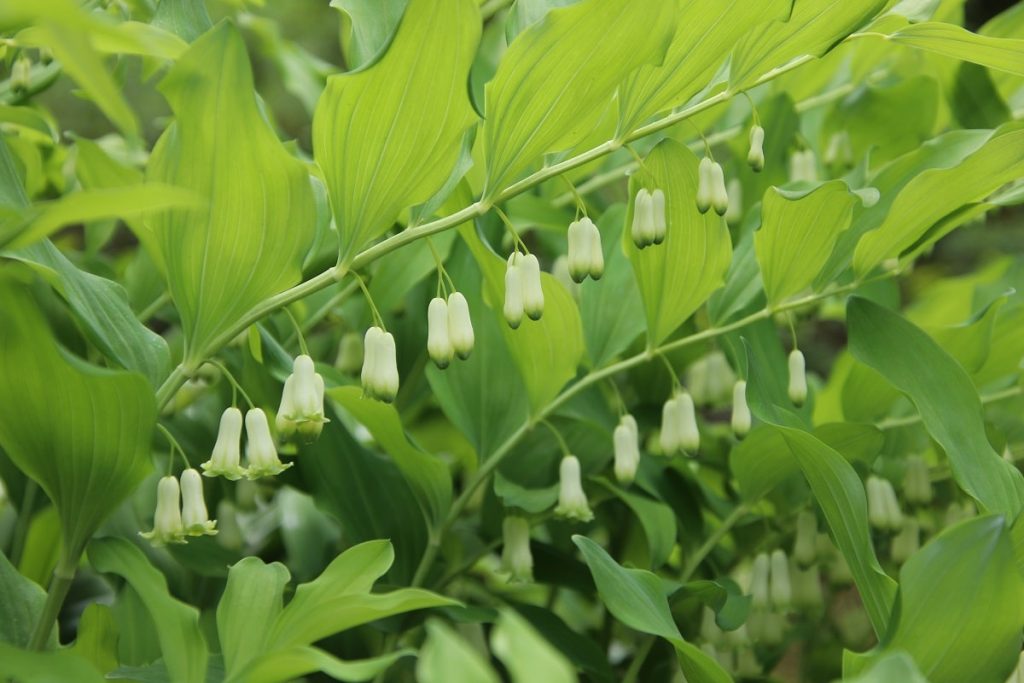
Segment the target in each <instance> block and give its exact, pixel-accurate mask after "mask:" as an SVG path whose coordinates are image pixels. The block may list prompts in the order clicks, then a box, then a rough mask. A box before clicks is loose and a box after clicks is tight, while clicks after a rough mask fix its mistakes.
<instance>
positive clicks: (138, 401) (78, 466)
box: [0, 276, 156, 570]
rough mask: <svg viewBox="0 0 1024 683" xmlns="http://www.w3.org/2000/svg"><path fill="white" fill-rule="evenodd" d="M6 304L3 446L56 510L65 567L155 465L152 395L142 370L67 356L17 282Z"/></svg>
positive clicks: (1, 320) (0, 288)
mask: <svg viewBox="0 0 1024 683" xmlns="http://www.w3.org/2000/svg"><path fill="white" fill-rule="evenodd" d="M0 301H3V302H4V305H3V306H2V307H0V348H2V349H3V353H0V446H2V447H3V449H4V450H5V451H6V452H7V454H8V455H9V456H10V458H11V460H13V461H14V463H15V464H16V465H17V466H18V468H19V469H21V470H22V471H23V472H24V473H25V474H27V475H28V476H29V477H31V478H32V479H34V480H35V481H36V482H37V483H38V484H39V485H40V486H41V487H42V489H43V490H44V491H46V494H47V496H49V498H50V500H51V501H53V503H54V505H55V506H56V508H57V511H58V513H59V515H60V519H61V528H62V530H63V532H64V547H63V554H62V566H63V567H64V568H65V570H67V569H68V568H69V567H73V566H74V565H75V564H76V563H77V559H78V557H79V556H80V555H81V552H82V550H83V549H84V548H85V544H86V542H87V541H88V540H89V538H90V537H91V536H92V534H93V532H95V531H96V529H97V528H98V527H99V525H100V523H101V522H103V520H104V519H106V518H107V517H108V516H109V515H110V513H111V512H113V511H114V510H115V509H116V508H117V506H118V505H120V504H121V502H122V501H124V499H125V498H127V497H128V496H129V495H130V494H131V493H132V492H133V491H135V489H136V487H137V486H138V485H139V483H141V482H142V480H143V478H144V477H145V476H146V474H147V473H148V472H149V471H150V468H151V467H152V466H151V464H150V460H149V443H150V439H151V438H152V431H153V425H154V423H155V421H156V405H155V402H154V398H153V390H152V388H151V387H150V385H149V383H148V382H147V381H146V380H145V378H143V377H142V376H141V375H139V374H136V373H131V372H120V371H112V370H107V369H103V368H98V367H95V366H92V365H88V364H86V363H85V362H83V361H81V360H79V359H77V358H74V357H71V356H69V355H67V354H66V353H64V352H62V350H61V349H60V348H59V347H58V346H57V344H56V342H55V340H54V339H53V336H52V334H51V332H50V330H49V329H48V327H47V325H46V322H45V321H44V320H43V317H42V314H41V312H40V311H39V309H38V307H37V306H36V304H35V302H34V301H33V299H32V298H31V296H30V295H29V293H28V290H27V289H26V288H24V287H22V286H19V285H16V284H14V283H13V282H11V279H10V276H7V277H6V278H4V279H2V280H0Z"/></svg>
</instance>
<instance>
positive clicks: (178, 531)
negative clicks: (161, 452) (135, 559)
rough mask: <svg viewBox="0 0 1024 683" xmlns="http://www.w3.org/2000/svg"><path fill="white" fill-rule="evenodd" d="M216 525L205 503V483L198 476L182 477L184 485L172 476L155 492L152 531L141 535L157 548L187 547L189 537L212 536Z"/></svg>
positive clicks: (184, 474)
mask: <svg viewBox="0 0 1024 683" xmlns="http://www.w3.org/2000/svg"><path fill="white" fill-rule="evenodd" d="M216 533H217V522H216V521H215V520H211V519H210V516H209V513H208V512H207V510H206V501H205V500H204V499H203V479H202V477H200V476H199V472H197V471H196V470H194V469H191V468H189V469H187V470H185V471H184V472H182V473H181V484H180V486H179V483H178V480H177V479H176V478H175V477H172V476H166V477H163V478H161V479H160V482H159V483H158V484H157V488H156V512H155V513H154V515H153V529H152V531H146V532H142V531H140V532H139V535H140V536H142V537H143V538H145V539H146V540H148V541H149V542H150V543H152V544H153V545H154V546H157V547H159V546H163V545H167V544H169V543H185V542H186V537H187V536H212V535H214V534H216Z"/></svg>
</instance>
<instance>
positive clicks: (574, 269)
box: [569, 218, 593, 282]
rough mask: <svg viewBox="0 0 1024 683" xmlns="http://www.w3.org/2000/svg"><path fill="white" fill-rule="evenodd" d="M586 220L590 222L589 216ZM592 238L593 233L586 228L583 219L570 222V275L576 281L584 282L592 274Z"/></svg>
mask: <svg viewBox="0 0 1024 683" xmlns="http://www.w3.org/2000/svg"><path fill="white" fill-rule="evenodd" d="M584 220H586V221H587V222H590V219H589V218H584ZM591 225H593V224H592V223H591ZM592 238H593V233H591V232H590V230H587V229H586V227H585V226H584V225H583V222H582V221H573V222H572V223H570V224H569V275H570V276H571V277H572V279H573V281H574V282H583V281H584V280H586V279H587V276H588V275H590V253H591V246H590V241H591V239H592Z"/></svg>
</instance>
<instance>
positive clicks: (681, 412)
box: [676, 391, 700, 454]
mask: <svg viewBox="0 0 1024 683" xmlns="http://www.w3.org/2000/svg"><path fill="white" fill-rule="evenodd" d="M676 400H677V404H676V405H677V408H676V410H677V411H678V420H679V445H680V447H681V448H682V449H683V450H684V451H686V452H687V453H691V454H693V453H696V452H697V451H698V450H699V449H700V430H698V429H697V411H696V409H695V408H694V405H693V397H691V396H690V395H689V394H688V393H686V392H685V391H684V392H683V393H681V394H679V397H678V398H677V399H676Z"/></svg>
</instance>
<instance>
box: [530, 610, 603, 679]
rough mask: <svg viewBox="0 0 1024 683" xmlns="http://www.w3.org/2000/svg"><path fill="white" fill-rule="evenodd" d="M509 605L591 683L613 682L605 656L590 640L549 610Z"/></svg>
mask: <svg viewBox="0 0 1024 683" xmlns="http://www.w3.org/2000/svg"><path fill="white" fill-rule="evenodd" d="M511 606H512V607H513V608H514V609H515V610H516V611H517V612H519V614H521V615H522V616H523V617H524V618H525V619H526V620H527V621H529V622H530V625H531V626H533V627H534V628H535V629H537V632H538V633H540V634H541V635H542V636H544V638H545V640H547V641H548V642H549V643H551V644H552V645H553V646H555V648H557V649H558V650H559V651H560V652H561V653H562V654H563V655H565V656H566V657H568V658H569V660H570V661H571V662H572V663H573V664H575V665H576V667H577V668H579V669H580V670H581V671H582V672H583V673H584V674H586V675H589V676H590V677H591V679H592V680H593V681H595V683H597V682H600V683H611V682H612V681H614V680H615V673H614V672H613V671H612V667H611V665H610V664H609V662H608V657H607V656H606V654H605V652H604V651H603V650H602V649H601V646H600V645H598V644H597V642H595V641H594V640H593V639H591V638H590V637H588V636H586V635H584V634H582V633H578V632H576V631H575V630H573V628H572V627H570V626H569V625H568V624H566V623H565V622H564V621H562V619H561V618H560V617H559V616H558V615H556V614H555V613H554V612H552V611H551V610H548V609H545V608H543V607H538V606H536V605H529V604H526V603H523V602H513V603H511Z"/></svg>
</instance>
